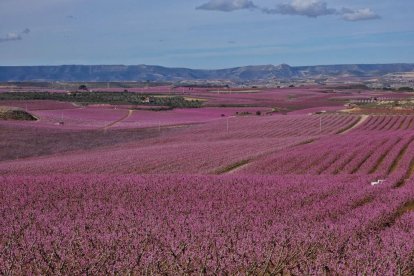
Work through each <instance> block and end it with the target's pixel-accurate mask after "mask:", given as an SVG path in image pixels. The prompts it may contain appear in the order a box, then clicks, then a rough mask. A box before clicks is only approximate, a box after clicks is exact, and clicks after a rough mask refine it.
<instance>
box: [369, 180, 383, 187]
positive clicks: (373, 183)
mask: <svg viewBox="0 0 414 276" xmlns="http://www.w3.org/2000/svg"><path fill="white" fill-rule="evenodd" d="M384 182H385V179H378V180H377V181H371V186H376V185H379V184H382V183H384Z"/></svg>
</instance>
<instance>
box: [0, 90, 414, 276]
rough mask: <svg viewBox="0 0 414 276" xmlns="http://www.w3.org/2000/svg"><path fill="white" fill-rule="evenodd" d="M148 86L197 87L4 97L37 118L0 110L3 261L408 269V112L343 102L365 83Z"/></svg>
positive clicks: (117, 270) (1, 264) (173, 270)
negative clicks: (138, 97) (178, 102)
mask: <svg viewBox="0 0 414 276" xmlns="http://www.w3.org/2000/svg"><path fill="white" fill-rule="evenodd" d="M139 89H143V88H137V91H132V90H133V89H132V90H131V91H130V92H131V93H141V91H139ZM144 89H145V88H144ZM147 90H148V91H149V92H151V93H153V94H156V95H158V94H161V95H165V94H167V93H175V94H177V95H184V96H186V97H193V98H199V99H201V98H202V99H203V100H205V102H204V103H203V106H202V107H200V108H191V109H190V108H175V109H168V110H158V111H155V110H147V109H142V108H141V107H139V106H133V105H125V106H122V105H116V106H115V105H110V104H107V105H98V104H96V105H82V106H81V105H77V104H72V103H62V102H56V101H3V102H2V101H0V106H14V107H19V108H21V109H25V110H27V112H30V113H31V114H33V115H34V116H35V117H36V118H37V121H11V120H0V222H1V223H0V274H1V275H3V274H4V275H27V274H35V275H38V274H41V275H43V274H53V275H55V274H57V275H62V274H65V275H66V274H75V275H78V274H93V275H96V274H98V275H101V274H133V275H136V274H137V275H142V274H145V275H159V274H164V275H183V274H184V275H196V274H197V275H199V274H207V275H216V274H219V275H235V274H241V275H245V274H250V275H413V274H414V239H413V237H414V177H413V176H414V113H413V114H411V115H410V114H408V115H401V114H400V113H398V114H392V112H387V113H384V114H377V113H375V114H362V113H361V112H360V110H359V111H358V112H350V110H347V109H346V107H345V106H344V104H345V103H347V102H348V101H351V100H355V99H357V100H366V99H370V98H371V97H373V96H378V95H381V93H380V92H373V91H362V92H361V91H354V90H346V91H341V90H337V91H333V90H332V89H325V88H309V87H304V88H303V89H299V88H294V89H263V90H260V89H259V90H258V91H256V90H255V91H250V90H243V91H242V90H234V89H233V90H231V89H228V90H223V91H217V90H215V89H209V88H198V89H182V88H175V89H170V87H167V86H165V87H164V86H163V87H152V88H147ZM119 92H123V91H119ZM149 92H148V93H149ZM384 95H385V94H384ZM393 96H395V97H396V95H393ZM397 96H398V97H401V98H403V97H405V98H407V97H408V96H407V94H403V93H401V95H397ZM384 97H385V96H384Z"/></svg>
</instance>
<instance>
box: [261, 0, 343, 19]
mask: <svg viewBox="0 0 414 276" xmlns="http://www.w3.org/2000/svg"><path fill="white" fill-rule="evenodd" d="M262 11H263V12H264V13H267V14H286V15H301V16H307V17H312V18H316V17H319V16H325V15H331V14H335V13H336V9H332V8H328V4H327V3H326V2H324V1H320V0H293V1H292V2H291V3H285V4H280V5H278V6H277V7H276V8H275V9H268V8H263V9H262Z"/></svg>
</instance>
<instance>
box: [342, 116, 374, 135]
mask: <svg viewBox="0 0 414 276" xmlns="http://www.w3.org/2000/svg"><path fill="white" fill-rule="evenodd" d="M368 118H369V116H368V115H361V118H360V119H359V121H358V122H357V123H356V124H355V125H353V126H352V127H350V128H348V129H347V130H345V131H343V132H341V133H338V134H341V135H342V134H346V133H348V132H350V131H351V130H353V129H356V128H357V127H359V126H360V125H362V124H363V123H364V122H365V121H366V120H367V119H368Z"/></svg>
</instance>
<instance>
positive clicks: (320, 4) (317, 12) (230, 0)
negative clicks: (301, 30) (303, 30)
mask: <svg viewBox="0 0 414 276" xmlns="http://www.w3.org/2000/svg"><path fill="white" fill-rule="evenodd" d="M196 9H198V10H211V11H224V12H232V11H236V10H243V9H250V10H253V9H255V10H260V11H261V12H263V13H265V14H282V15H298V16H305V17H310V18H317V17H320V16H327V15H336V16H339V17H341V18H342V19H343V20H345V21H361V20H373V19H380V18H381V17H380V16H379V15H378V14H376V13H375V12H374V11H373V10H371V9H370V8H364V9H356V10H355V9H350V8H342V9H341V10H338V9H336V8H331V7H329V6H328V3H327V2H326V1H324V0H291V1H290V2H285V3H283V4H279V5H277V6H276V7H275V8H264V7H258V6H257V5H256V4H255V3H254V2H252V1H249V0H210V1H209V2H207V3H205V4H203V5H201V6H199V7H197V8H196Z"/></svg>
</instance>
